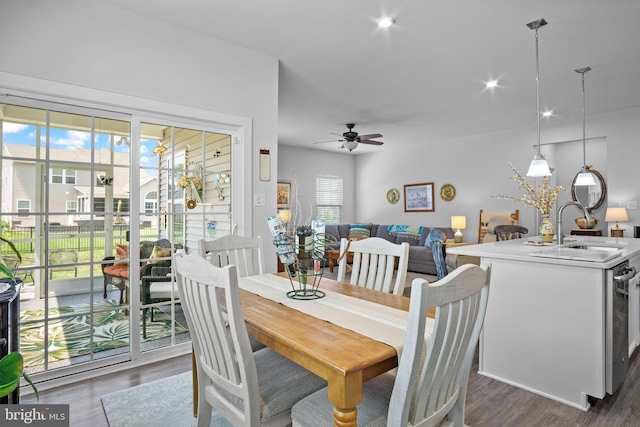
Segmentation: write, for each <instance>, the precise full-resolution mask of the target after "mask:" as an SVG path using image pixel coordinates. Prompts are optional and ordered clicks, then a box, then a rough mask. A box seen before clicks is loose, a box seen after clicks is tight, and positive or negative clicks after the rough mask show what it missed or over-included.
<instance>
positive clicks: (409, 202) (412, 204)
mask: <svg viewBox="0 0 640 427" xmlns="http://www.w3.org/2000/svg"><path fill="white" fill-rule="evenodd" d="M404 211H405V212H433V211H434V208H433V182H427V183H424V184H405V186H404Z"/></svg>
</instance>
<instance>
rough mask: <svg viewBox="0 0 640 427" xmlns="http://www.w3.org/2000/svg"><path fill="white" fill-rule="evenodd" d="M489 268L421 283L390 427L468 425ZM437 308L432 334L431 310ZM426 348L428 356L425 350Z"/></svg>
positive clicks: (415, 289) (414, 295)
mask: <svg viewBox="0 0 640 427" xmlns="http://www.w3.org/2000/svg"><path fill="white" fill-rule="evenodd" d="M489 278H490V271H489V268H488V267H487V268H481V267H478V266H475V265H470V264H466V265H463V266H461V267H459V268H457V269H456V270H454V271H453V272H452V273H450V274H449V275H448V276H447V277H445V278H444V279H442V280H439V281H438V282H435V283H432V284H429V283H428V282H427V281H425V280H423V279H415V280H414V281H413V284H412V287H411V303H410V308H409V323H408V325H407V335H406V340H405V345H404V350H403V353H402V358H401V360H400V364H399V367H398V374H397V377H396V381H395V384H394V388H393V392H392V395H391V401H390V405H389V414H388V418H387V419H388V423H389V424H388V426H398V427H399V426H406V425H407V422H411V423H412V425H414V426H433V425H437V424H438V423H440V422H441V421H442V420H443V419H444V417H446V416H448V418H449V421H453V422H454V424H455V425H463V424H464V397H465V396H466V387H467V381H468V378H469V371H470V369H471V362H472V359H473V353H474V351H475V347H476V344H477V341H478V338H479V335H480V330H481V328H482V323H483V320H484V314H485V311H486V307H487V298H488V291H489ZM428 307H436V315H435V321H434V325H433V329H432V330H427V328H426V310H427V308H428ZM425 342H426V354H425V352H424V346H425Z"/></svg>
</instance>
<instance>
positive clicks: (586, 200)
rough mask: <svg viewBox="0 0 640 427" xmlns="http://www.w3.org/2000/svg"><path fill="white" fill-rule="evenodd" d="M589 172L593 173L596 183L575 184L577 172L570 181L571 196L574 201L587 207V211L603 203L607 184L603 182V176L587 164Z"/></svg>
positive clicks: (591, 210)
mask: <svg viewBox="0 0 640 427" xmlns="http://www.w3.org/2000/svg"><path fill="white" fill-rule="evenodd" d="M587 169H588V170H589V172H591V173H592V174H593V177H594V179H595V180H596V185H578V186H576V178H577V177H578V174H576V176H575V177H574V178H573V182H572V183H571V198H572V199H573V201H574V202H578V203H580V204H581V205H582V206H584V207H585V208H587V210H588V211H589V213H591V212H593V211H594V210H596V209H598V208H599V207H600V206H602V204H603V203H604V201H605V199H606V198H607V185H606V184H605V182H604V178H603V177H602V175H600V172H598V171H597V170H595V169H594V168H593V167H592V166H587Z"/></svg>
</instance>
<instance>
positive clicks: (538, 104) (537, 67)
mask: <svg viewBox="0 0 640 427" xmlns="http://www.w3.org/2000/svg"><path fill="white" fill-rule="evenodd" d="M536 113H537V115H538V151H537V154H538V156H540V155H541V154H540V59H539V55H538V27H536Z"/></svg>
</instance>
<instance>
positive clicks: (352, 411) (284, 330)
mask: <svg viewBox="0 0 640 427" xmlns="http://www.w3.org/2000/svg"><path fill="white" fill-rule="evenodd" d="M277 275H279V276H281V277H284V278H287V279H288V276H287V275H286V273H277ZM320 289H322V290H323V291H325V292H327V291H329V292H337V293H340V294H343V295H347V296H349V297H353V298H359V299H363V300H367V301H371V302H375V303H378V304H382V305H385V306H388V307H393V308H397V309H401V310H405V311H408V310H409V298H407V297H404V296H400V295H393V294H388V293H383V292H380V291H374V290H371V289H366V288H363V287H358V286H353V285H350V284H346V283H340V282H336V281H335V280H331V279H327V278H322V281H321V283H320ZM240 300H241V305H242V314H243V316H244V318H245V323H246V326H247V331H248V333H249V336H251V337H253V338H254V339H256V340H258V341H260V342H261V343H263V344H265V345H266V346H268V347H270V348H272V349H273V350H275V351H277V352H278V353H280V354H281V355H283V356H285V357H286V358H288V359H290V360H291V361H293V362H295V363H297V364H298V365H300V366H302V367H304V368H306V369H308V370H310V371H311V372H313V373H314V374H316V375H318V376H319V377H321V378H323V379H324V380H326V381H327V385H328V397H329V400H330V401H331V403H333V405H334V411H333V416H334V425H335V426H343V427H348V426H357V405H358V404H359V403H360V402H361V400H362V385H363V384H364V382H366V381H367V380H370V379H371V378H374V377H376V376H378V375H381V374H383V373H385V372H387V371H389V370H390V369H393V368H395V367H397V366H398V354H397V351H396V349H395V348H394V347H393V346H390V345H388V344H384V343H382V342H379V341H376V340H375V339H372V338H369V337H367V336H364V335H361V334H359V333H357V332H354V331H351V330H349V329H346V328H343V327H341V326H337V325H335V324H333V323H330V322H327V321H326V320H321V319H318V318H316V317H314V316H310V315H308V314H306V313H303V312H301V311H298V310H295V309H293V308H289V307H287V306H285V305H283V304H280V303H277V302H274V301H272V300H270V299H268V298H264V297H261V296H259V295H256V294H254V293H251V292H248V291H245V290H243V289H240ZM434 314H435V313H434V312H430V313H429V314H428V315H429V316H430V317H433V315H434ZM195 384H196V383H195V378H194V393H195V392H196V390H197V389H196V386H195ZM195 402H197V396H196V395H194V403H195Z"/></svg>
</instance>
